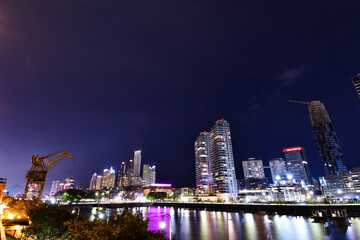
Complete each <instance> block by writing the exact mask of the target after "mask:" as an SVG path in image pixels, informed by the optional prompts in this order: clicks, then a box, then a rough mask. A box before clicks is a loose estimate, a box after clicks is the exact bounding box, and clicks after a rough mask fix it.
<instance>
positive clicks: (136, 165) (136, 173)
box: [133, 150, 141, 177]
mask: <svg viewBox="0 0 360 240" xmlns="http://www.w3.org/2000/svg"><path fill="white" fill-rule="evenodd" d="M140 170H141V150H137V151H135V152H134V173H133V174H134V177H140Z"/></svg>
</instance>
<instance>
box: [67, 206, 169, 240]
mask: <svg viewBox="0 0 360 240" xmlns="http://www.w3.org/2000/svg"><path fill="white" fill-rule="evenodd" d="M148 225H149V220H148V219H146V220H144V219H143V217H142V216H141V214H140V213H137V214H131V213H130V212H129V211H128V210H127V209H124V211H123V212H121V213H118V212H115V211H114V213H113V214H112V215H111V216H109V218H108V219H107V220H101V219H98V218H95V220H94V221H90V220H89V219H72V220H70V221H68V222H66V223H65V226H67V227H68V229H69V231H70V234H69V236H68V239H69V240H86V239H92V240H100V239H101V240H113V239H117V240H123V239H124V240H132V239H134V240H135V239H144V240H155V239H157V240H165V239H167V238H166V237H165V232H164V231H160V230H157V231H152V230H148ZM173 239H176V238H175V236H174V237H173Z"/></svg>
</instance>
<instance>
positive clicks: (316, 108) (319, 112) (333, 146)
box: [308, 101, 346, 175]
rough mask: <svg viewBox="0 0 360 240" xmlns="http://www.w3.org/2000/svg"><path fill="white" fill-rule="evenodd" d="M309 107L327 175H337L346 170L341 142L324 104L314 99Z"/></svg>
mask: <svg viewBox="0 0 360 240" xmlns="http://www.w3.org/2000/svg"><path fill="white" fill-rule="evenodd" d="M308 108H309V112H310V119H311V124H312V127H313V132H314V135H315V140H316V144H317V147H318V150H319V153H320V156H321V159H322V161H323V163H324V169H325V175H336V172H338V171H346V167H345V164H344V160H343V155H342V152H341V147H340V143H339V140H338V138H337V135H336V132H335V130H334V125H333V124H332V123H331V120H330V117H329V115H328V112H327V111H326V109H325V106H324V104H323V103H321V102H320V101H312V102H311V103H309V104H308Z"/></svg>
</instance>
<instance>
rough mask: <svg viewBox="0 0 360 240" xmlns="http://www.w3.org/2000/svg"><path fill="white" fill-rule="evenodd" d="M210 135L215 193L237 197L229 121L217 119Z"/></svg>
mask: <svg viewBox="0 0 360 240" xmlns="http://www.w3.org/2000/svg"><path fill="white" fill-rule="evenodd" d="M209 136H210V160H211V171H212V176H213V183H214V185H213V186H214V193H216V194H218V195H223V196H224V198H225V197H231V198H236V196H237V184H236V175H235V166H234V156H233V150H232V143H231V135H230V125H229V123H228V122H227V121H225V120H224V119H222V120H217V121H216V123H215V125H214V126H213V127H212V128H211V131H210V135H209Z"/></svg>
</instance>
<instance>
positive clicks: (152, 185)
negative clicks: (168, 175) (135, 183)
mask: <svg viewBox="0 0 360 240" xmlns="http://www.w3.org/2000/svg"><path fill="white" fill-rule="evenodd" d="M149 185H150V186H151V187H171V184H167V183H150V184H149Z"/></svg>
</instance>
